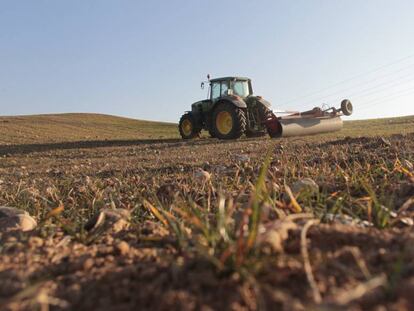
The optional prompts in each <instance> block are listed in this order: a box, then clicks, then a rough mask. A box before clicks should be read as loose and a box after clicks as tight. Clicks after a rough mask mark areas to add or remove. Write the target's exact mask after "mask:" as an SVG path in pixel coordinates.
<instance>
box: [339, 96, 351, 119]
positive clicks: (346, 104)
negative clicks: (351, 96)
mask: <svg viewBox="0 0 414 311" xmlns="http://www.w3.org/2000/svg"><path fill="white" fill-rule="evenodd" d="M341 110H342V113H343V114H344V115H346V116H350V115H351V114H352V112H353V111H354V107H353V106H352V103H351V101H350V100H348V99H344V100H343V101H342V102H341Z"/></svg>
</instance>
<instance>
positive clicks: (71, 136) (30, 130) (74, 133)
mask: <svg viewBox="0 0 414 311" xmlns="http://www.w3.org/2000/svg"><path fill="white" fill-rule="evenodd" d="M176 132H177V131H176V125H175V124H172V123H163V122H151V121H141V120H134V119H128V118H122V117H115V116H109V115H102V114H87V113H67V114H56V115H35V116H18V117H0V133H2V134H1V136H0V144H3V145H5V144H33V143H62V142H73V141H99V140H127V139H131V140H138V139H165V138H178V136H177V133H176Z"/></svg>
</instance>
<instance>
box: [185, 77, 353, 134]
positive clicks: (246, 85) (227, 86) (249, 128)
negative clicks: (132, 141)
mask: <svg viewBox="0 0 414 311" xmlns="http://www.w3.org/2000/svg"><path fill="white" fill-rule="evenodd" d="M207 77H208V83H209V91H208V96H207V97H208V98H207V99H205V100H201V101H198V102H195V103H194V104H192V105H191V111H187V112H186V113H185V114H184V115H183V116H182V117H181V119H180V122H179V124H178V129H179V131H180V135H181V137H182V138H183V139H192V138H196V137H199V135H200V132H201V130H203V129H204V130H207V131H208V132H209V134H210V136H211V137H215V138H219V139H237V138H239V137H240V136H242V135H243V134H245V135H246V136H247V137H258V136H263V135H265V134H266V132H267V133H268V134H269V135H270V137H288V136H300V135H310V134H318V133H325V132H332V131H338V130H340V129H341V128H342V125H343V123H342V119H341V118H340V117H341V116H342V115H346V116H349V115H351V114H352V111H353V107H352V104H351V102H350V101H349V100H347V99H344V100H343V101H342V102H341V108H339V109H336V108H334V107H330V108H327V109H324V110H323V109H322V108H319V107H315V108H313V109H312V110H309V111H305V112H294V113H289V115H287V116H284V117H277V116H276V115H275V114H274V113H273V111H272V110H271V104H270V103H269V102H268V101H266V100H264V99H263V98H262V97H261V96H255V95H253V88H252V83H251V80H250V79H249V78H243V77H224V78H217V79H211V80H210V77H209V76H207ZM201 86H202V88H204V82H203V83H202V84H201Z"/></svg>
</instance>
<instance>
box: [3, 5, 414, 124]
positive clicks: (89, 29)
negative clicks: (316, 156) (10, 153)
mask: <svg viewBox="0 0 414 311" xmlns="http://www.w3.org/2000/svg"><path fill="white" fill-rule="evenodd" d="M412 12H414V1H410V0H407V1H398V0H396V1H385V0H364V1H357V0H355V1H352V0H349V1H339V0H338V1H334V0H329V1H328V0H325V1H316V0H315V1H311V0H302V1H301V0H297V1H276V0H268V1H265V0H263V1H262V0H257V1H247V0H238V1H231V0H228V1H226V0H222V1H216V0H203V1H199V0H176V1H174V0H171V1H166V0H164V1H160V0H152V1H139V0H130V1H126V0H112V1H109V0H99V1H98V0H95V1H88V0H60V1H56V0H36V1H33V0H20V1H16V0H9V1H8V0H0V115H19V114H38V113H58V112H99V113H107V114H115V115H121V116H128V117H133V118H138V119H148V120H162V121H174V122H176V121H177V120H178V119H179V117H180V115H181V114H182V113H183V112H184V111H185V110H187V109H189V107H190V105H191V103H192V102H194V101H196V100H198V99H203V98H205V96H206V91H205V90H204V91H203V90H201V89H200V87H199V85H200V82H201V80H203V79H205V76H206V74H207V73H210V74H211V75H212V76H213V77H218V76H223V75H242V76H249V77H251V78H252V79H253V83H254V86H253V87H254V90H255V93H256V94H258V95H262V96H263V97H265V98H267V99H268V100H269V101H271V102H272V104H273V107H274V108H275V109H281V110H283V109H289V110H301V109H307V108H312V107H313V106H315V105H320V104H322V103H326V104H329V105H338V103H339V102H340V100H341V99H342V98H345V97H349V98H350V99H351V101H352V102H353V103H354V106H355V114H354V116H353V117H352V118H354V119H362V118H374V117H382V116H395V115H409V114H414V19H413V13H412Z"/></svg>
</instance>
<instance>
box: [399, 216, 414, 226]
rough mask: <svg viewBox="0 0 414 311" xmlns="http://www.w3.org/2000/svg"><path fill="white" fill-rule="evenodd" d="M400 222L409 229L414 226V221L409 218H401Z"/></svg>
mask: <svg viewBox="0 0 414 311" xmlns="http://www.w3.org/2000/svg"><path fill="white" fill-rule="evenodd" d="M400 222H401V223H402V224H404V225H406V226H409V227H412V226H413V225H414V221H413V219H412V218H410V217H402V218H400Z"/></svg>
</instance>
